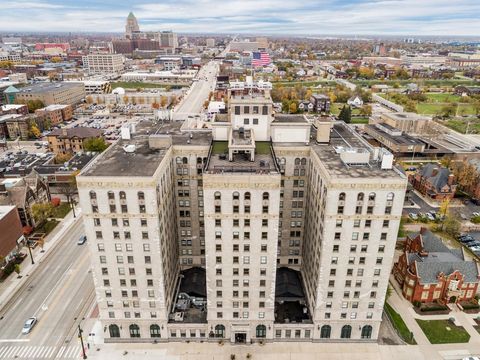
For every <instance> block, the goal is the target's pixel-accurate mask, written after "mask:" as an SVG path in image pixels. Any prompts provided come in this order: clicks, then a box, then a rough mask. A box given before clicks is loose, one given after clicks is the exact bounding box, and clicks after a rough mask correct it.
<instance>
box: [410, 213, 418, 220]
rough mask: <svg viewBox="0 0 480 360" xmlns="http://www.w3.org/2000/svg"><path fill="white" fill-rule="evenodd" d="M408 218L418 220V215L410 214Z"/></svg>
mask: <svg viewBox="0 0 480 360" xmlns="http://www.w3.org/2000/svg"><path fill="white" fill-rule="evenodd" d="M408 217H409V218H410V219H412V220H418V215H417V214H415V213H410V214H408Z"/></svg>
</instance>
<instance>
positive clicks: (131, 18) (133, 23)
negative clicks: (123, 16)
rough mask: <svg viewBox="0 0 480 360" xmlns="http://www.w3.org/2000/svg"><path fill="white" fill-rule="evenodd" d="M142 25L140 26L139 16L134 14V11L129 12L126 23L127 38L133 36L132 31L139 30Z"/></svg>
mask: <svg viewBox="0 0 480 360" xmlns="http://www.w3.org/2000/svg"><path fill="white" fill-rule="evenodd" d="M139 31H140V27H139V26H138V22H137V18H136V17H135V15H133V13H132V12H130V14H128V17H127V23H126V25H125V37H126V38H127V39H131V38H132V33H134V32H139Z"/></svg>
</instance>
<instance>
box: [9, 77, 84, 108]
mask: <svg viewBox="0 0 480 360" xmlns="http://www.w3.org/2000/svg"><path fill="white" fill-rule="evenodd" d="M83 99H85V88H84V86H83V84H82V83H74V82H45V83H37V84H34V85H30V86H25V87H23V88H21V89H20V90H19V91H18V92H17V93H16V94H15V102H16V103H18V104H23V103H25V104H26V103H27V102H28V101H29V100H40V101H41V102H43V104H44V105H45V106H49V105H55V104H62V105H76V104H78V103H80V102H81V101H82V100H83Z"/></svg>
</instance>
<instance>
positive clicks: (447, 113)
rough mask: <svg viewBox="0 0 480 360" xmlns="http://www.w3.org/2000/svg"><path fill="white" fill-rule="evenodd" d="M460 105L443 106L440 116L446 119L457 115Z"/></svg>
mask: <svg viewBox="0 0 480 360" xmlns="http://www.w3.org/2000/svg"><path fill="white" fill-rule="evenodd" d="M457 108H458V104H457V103H450V104H446V105H444V106H442V108H441V110H440V115H441V116H442V117H444V118H448V117H452V116H455V115H456V113H457Z"/></svg>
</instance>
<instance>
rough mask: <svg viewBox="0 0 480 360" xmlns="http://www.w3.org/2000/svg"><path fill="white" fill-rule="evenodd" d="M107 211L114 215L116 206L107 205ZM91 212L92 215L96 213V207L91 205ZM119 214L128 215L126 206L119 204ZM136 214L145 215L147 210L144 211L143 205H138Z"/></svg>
mask: <svg viewBox="0 0 480 360" xmlns="http://www.w3.org/2000/svg"><path fill="white" fill-rule="evenodd" d="M109 211H110V213H111V214H115V213H116V212H117V205H114V204H110V205H109ZM92 212H93V213H98V205H93V204H92ZM120 212H121V213H122V214H128V206H127V204H121V205H120ZM138 212H139V213H141V214H145V213H146V212H147V209H146V207H145V205H143V204H140V205H138Z"/></svg>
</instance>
